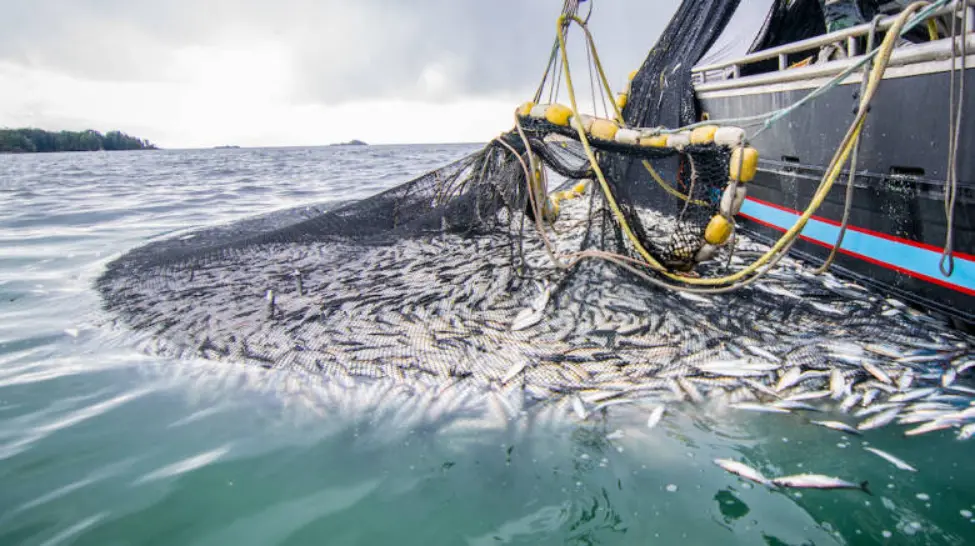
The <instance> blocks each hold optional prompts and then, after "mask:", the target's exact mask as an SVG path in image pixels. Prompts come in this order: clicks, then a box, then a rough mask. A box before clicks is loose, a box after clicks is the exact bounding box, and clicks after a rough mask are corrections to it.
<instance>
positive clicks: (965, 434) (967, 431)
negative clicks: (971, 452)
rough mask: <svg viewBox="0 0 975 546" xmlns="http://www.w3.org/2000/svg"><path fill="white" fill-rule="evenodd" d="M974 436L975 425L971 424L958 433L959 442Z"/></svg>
mask: <svg viewBox="0 0 975 546" xmlns="http://www.w3.org/2000/svg"><path fill="white" fill-rule="evenodd" d="M973 435H975V423H969V424H967V425H965V426H963V427H961V430H959V431H958V439H959V440H968V439H969V438H971V437H972V436H973Z"/></svg>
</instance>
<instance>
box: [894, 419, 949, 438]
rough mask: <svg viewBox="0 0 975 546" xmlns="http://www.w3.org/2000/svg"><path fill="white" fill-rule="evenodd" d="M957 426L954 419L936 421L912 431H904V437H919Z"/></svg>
mask: <svg viewBox="0 0 975 546" xmlns="http://www.w3.org/2000/svg"><path fill="white" fill-rule="evenodd" d="M956 424H957V421H955V420H952V419H935V420H934V421H929V422H927V423H924V424H923V425H921V426H919V427H914V428H912V429H910V430H907V431H904V436H919V435H921V434H927V433H929V432H934V431H936V430H944V429H946V428H951V427H953V426H955V425H956Z"/></svg>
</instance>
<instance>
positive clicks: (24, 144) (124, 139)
mask: <svg viewBox="0 0 975 546" xmlns="http://www.w3.org/2000/svg"><path fill="white" fill-rule="evenodd" d="M155 149H157V148H156V146H155V145H154V144H153V143H151V142H149V141H148V140H144V139H141V138H136V137H133V136H129V135H127V134H125V133H123V132H121V131H109V132H107V133H105V134H104V135H103V134H101V133H99V132H98V131H93V130H90V129H89V130H87V131H77V132H75V131H59V132H52V131H44V130H42V129H0V153H8V154H30V153H48V152H96V151H100V150H106V151H116V150H155Z"/></svg>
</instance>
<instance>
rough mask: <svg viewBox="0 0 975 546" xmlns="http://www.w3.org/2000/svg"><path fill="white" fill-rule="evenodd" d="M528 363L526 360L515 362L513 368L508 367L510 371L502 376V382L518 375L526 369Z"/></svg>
mask: <svg viewBox="0 0 975 546" xmlns="http://www.w3.org/2000/svg"><path fill="white" fill-rule="evenodd" d="M527 365H528V363H527V362H525V361H522V362H517V363H515V364H514V365H513V366H511V368H509V369H508V372H507V373H505V374H504V377H502V378H501V384H502V385H504V384H505V383H507V382H508V381H511V380H512V379H514V378H515V377H517V376H518V374H520V373H521V372H523V371H524V370H525V367H526V366H527Z"/></svg>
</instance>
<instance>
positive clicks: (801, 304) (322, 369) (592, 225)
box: [98, 0, 972, 415]
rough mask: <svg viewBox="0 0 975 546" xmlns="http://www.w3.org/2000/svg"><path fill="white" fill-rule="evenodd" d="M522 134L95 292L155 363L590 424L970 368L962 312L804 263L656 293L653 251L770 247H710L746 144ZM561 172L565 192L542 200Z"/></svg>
mask: <svg viewBox="0 0 975 546" xmlns="http://www.w3.org/2000/svg"><path fill="white" fill-rule="evenodd" d="M736 5H737V2H736V1H733V0H724V1H722V0H693V1H691V0H689V1H687V2H684V3H683V4H682V6H681V7H680V9H679V10H678V13H677V15H676V16H675V19H674V22H673V23H671V25H670V26H669V27H668V28H667V30H666V31H665V32H664V34H663V36H662V37H661V39H660V43H659V44H658V45H657V47H655V48H654V50H653V51H652V52H651V54H650V56H649V57H648V59H647V61H646V63H645V64H644V66H643V68H642V69H641V70H640V72H639V73H638V74H637V76H636V77H635V79H634V80H633V85H632V86H631V90H630V98H629V103H628V106H627V107H626V109H625V112H624V114H625V117H626V120H627V121H628V122H629V123H631V124H633V125H639V126H643V127H651V126H657V125H669V126H677V125H681V124H684V123H688V122H692V121H696V120H697V108H696V105H695V102H694V99H693V91H692V88H691V84H690V69H691V66H693V64H694V62H695V61H696V60H697V58H698V57H700V55H701V54H703V52H705V51H707V50H708V48H709V47H710V45H711V43H712V42H713V41H714V39H715V37H716V36H717V35H718V34H719V33H720V31H721V29H722V28H723V26H724V24H725V23H726V22H727V19H728V18H729V17H730V15H731V13H732V11H733V10H734V8H735V7H736ZM519 123H520V126H519V128H520V131H513V132H511V133H508V134H505V135H503V136H501V137H499V138H498V139H496V140H495V141H492V142H491V143H490V144H488V145H487V146H485V147H484V148H483V149H482V150H480V151H478V152H476V153H474V154H472V155H470V156H468V157H465V158H463V159H461V160H459V161H457V162H455V163H453V164H451V165H448V166H446V167H444V168H442V169H438V170H435V171H433V172H430V173H427V174H425V175H423V176H420V177H418V178H416V179H415V180H412V181H410V182H408V183H406V184H403V185H400V186H398V187H395V188H393V189H390V190H388V191H386V192H383V193H381V194H378V195H376V196H374V197H371V198H368V199H364V200H362V201H357V202H353V203H347V204H344V205H341V206H333V207H332V208H331V209H329V210H325V209H324V208H322V207H305V208H301V209H296V210H291V211H285V212H282V213H276V214H272V215H269V216H265V217H262V218H257V219H253V220H248V221H245V222H240V223H237V224H233V225H230V226H224V227H218V228H210V229H206V230H202V231H199V232H196V233H194V234H191V235H188V236H183V237H178V238H173V239H169V240H163V241H158V242H154V243H152V244H149V245H147V246H145V247H142V248H139V249H136V250H133V251H131V252H129V253H127V254H126V255H124V256H122V257H121V258H119V259H117V260H115V261H114V262H112V263H111V264H109V266H108V268H107V270H106V272H105V273H104V274H103V275H102V276H101V277H100V278H99V279H98V288H99V290H100V291H101V292H102V294H103V296H104V299H105V303H106V308H107V309H108V310H110V311H112V312H113V313H116V314H117V316H119V317H121V320H122V322H124V324H125V325H126V326H127V327H129V328H132V329H134V330H135V331H136V332H138V333H139V334H141V335H143V336H144V342H145V343H146V344H147V346H148V349H149V350H150V351H153V352H163V353H167V354H177V355H181V356H182V355H194V356H195V355H203V356H205V357H208V358H217V359H223V358H226V359H230V360H233V361H245V362H253V363H258V364H260V365H262V366H266V367H275V368H285V369H300V370H304V371H309V372H312V373H314V374H320V375H322V376H323V377H343V378H350V377H351V378H375V379H379V378H382V379H388V380H392V381H395V382H397V385H404V384H408V385H419V384H424V385H427V386H430V385H433V386H434V387H433V388H435V389H436V393H437V396H440V395H441V394H443V393H444V392H445V388H441V385H444V384H450V385H458V384H465V385H466V384H472V385H477V386H478V388H488V389H499V390H506V392H509V393H511V392H513V390H512V389H516V390H517V391H518V393H517V397H518V398H519V399H520V400H521V399H523V400H525V401H527V402H529V403H530V402H535V401H553V400H555V401H559V400H565V398H566V395H570V394H571V395H578V398H575V399H574V403H573V404H574V405H573V410H575V412H576V413H577V414H583V415H585V414H586V411H588V409H593V410H595V409H598V408H601V407H605V405H609V404H614V403H628V404H637V403H638V402H639V403H643V402H646V401H650V402H651V403H655V402H653V401H654V400H659V399H661V398H669V399H677V400H683V399H685V398H690V399H692V400H694V401H695V402H699V401H702V400H704V399H705V398H709V399H711V398H713V399H721V400H726V401H731V402H740V401H747V400H756V399H758V400H766V401H767V400H769V399H772V398H780V397H785V396H788V395H790V394H797V395H801V394H803V393H804V392H809V391H819V392H820V393H822V392H825V391H826V389H830V390H831V391H832V392H831V393H830V394H832V395H833V398H834V399H836V400H840V399H841V398H843V399H844V402H843V403H844V404H846V403H847V401H848V400H849V399H850V398H849V397H851V396H853V397H855V396H856V395H858V394H859V395H861V396H863V397H868V396H869V398H870V400H871V401H873V400H875V399H876V400H882V399H884V398H885V397H886V396H887V394H884V393H887V392H888V391H886V390H883V389H880V390H878V388H877V387H876V385H875V384H876V381H875V379H876V375H871V374H874V372H870V373H868V372H867V371H865V370H864V368H863V367H861V366H860V364H859V362H860V358H861V356H863V355H867V354H872V355H874V356H871V357H869V358H870V359H871V361H872V362H876V366H878V367H879V368H878V369H881V370H882V371H883V373H885V374H887V375H888V376H890V377H897V378H898V380H899V381H901V382H905V383H906V384H911V381H915V379H914V373H915V372H914V371H913V370H912V368H911V366H910V365H909V364H905V363H904V361H900V360H897V358H898V357H899V356H903V355H911V354H914V353H912V351H916V350H918V349H919V348H920V349H923V350H924V351H930V352H932V353H934V356H932V358H937V359H939V360H938V362H948V361H950V360H952V359H956V360H957V359H958V358H965V356H964V355H966V354H971V346H972V344H971V340H970V339H969V338H967V337H963V336H962V335H961V334H959V333H957V332H954V331H952V330H951V328H950V327H948V325H947V324H946V323H945V321H944V320H942V319H939V318H932V317H930V316H927V315H921V314H916V313H911V312H909V311H906V310H904V308H903V305H902V304H901V305H895V304H892V303H889V302H888V301H886V300H885V299H884V298H883V297H882V296H878V295H876V294H871V293H869V292H868V291H867V290H865V289H863V288H862V287H859V286H857V285H854V284H852V283H846V282H842V281H840V280H838V279H836V278H834V277H832V276H831V275H828V274H827V275H822V276H814V275H811V274H807V273H804V271H803V268H802V267H801V264H799V263H797V262H795V261H794V260H792V259H790V258H785V259H783V260H782V261H780V262H779V263H778V267H779V269H777V270H774V271H771V272H768V274H767V275H765V277H764V278H763V279H762V282H760V283H755V284H753V285H749V286H747V287H744V288H742V289H741V290H740V291H738V292H734V293H729V294H721V295H715V296H712V297H708V298H704V297H702V296H700V295H695V294H689V293H685V292H671V291H666V290H661V289H660V288H657V287H656V286H655V285H654V284H653V283H648V282H646V281H647V280H648V279H649V280H653V279H652V278H651V277H650V276H653V275H658V273H659V272H658V271H654V270H653V269H652V268H650V267H647V266H643V267H641V266H639V265H637V264H639V263H640V262H641V253H640V252H639V251H638V248H637V247H636V244H635V243H634V241H633V239H634V238H635V239H636V243H638V244H639V245H640V246H642V247H643V248H645V250H646V252H647V253H648V254H649V255H650V256H651V257H652V258H653V259H655V260H656V261H658V262H659V263H661V264H663V265H664V266H666V268H667V269H668V273H682V274H685V275H690V274H692V273H690V272H689V270H691V269H694V270H695V271H694V273H693V274H701V275H714V274H716V273H719V272H723V271H726V268H728V267H731V268H742V267H744V264H746V263H747V261H746V258H747V259H749V260H750V259H753V258H754V257H756V256H757V255H759V254H760V253H763V252H764V251H765V250H767V248H766V247H763V246H761V245H759V244H757V243H755V242H753V241H749V240H748V239H747V237H739V239H741V240H737V241H736V243H735V245H733V246H732V247H731V248H737V250H736V251H735V252H737V254H736V253H733V252H732V251H731V250H730V249H729V248H725V249H723V250H721V252H723V254H722V255H720V256H719V257H720V258H721V259H719V260H711V261H709V262H703V263H699V260H697V259H696V257H695V255H696V254H697V253H698V252H699V251H700V250H701V249H702V246H703V245H704V239H703V234H704V232H705V226H706V225H707V224H708V222H709V221H710V220H711V219H712V218H714V217H715V215H716V213H717V212H718V211H719V209H720V208H721V206H722V205H721V204H720V201H721V198H722V191H723V190H724V189H725V188H726V186H727V185H728V178H729V163H730V162H731V160H730V157H729V151H728V149H727V148H723V147H720V146H717V145H714V144H704V145H688V146H684V147H680V148H679V149H678V148H655V147H650V146H643V145H639V144H638V145H633V144H623V143H620V142H617V141H615V140H614V141H610V140H600V139H599V138H593V139H592V140H591V146H592V150H593V153H594V155H595V157H594V159H595V162H592V161H590V159H589V157H588V155H587V153H586V150H585V148H584V146H583V143H582V142H580V141H579V140H578V139H579V138H580V137H579V134H578V132H577V131H576V130H575V129H572V128H570V127H567V126H564V125H561V124H554V123H550V122H549V121H546V120H545V119H539V117H538V116H531V115H529V116H523V117H521V118H520V121H519ZM594 164H595V166H594ZM534 166H538V167H539V171H538V173H537V174H536V173H535V172H532V171H531V169H532V167H534ZM596 166H598V168H599V169H600V170H601V172H602V173H603V174H604V175H605V177H604V180H605V184H606V186H607V187H606V188H603V187H601V182H597V180H596V179H598V178H599V177H598V176H595V174H596V172H595V171H596ZM546 181H547V190H552V193H548V192H547V191H541V190H543V189H546V188H545V186H546V183H545V182H546ZM557 195H561V196H562V198H561V199H552V198H551V197H550V196H557ZM611 198H612V199H611ZM556 201H558V202H559V204H560V205H561V210H560V211H559V212H558V214H553V212H554V210H553V208H554V204H555V202H556ZM611 201H615V202H616V203H617V204H618V212H619V215H617V211H616V210H614V207H613V206H611V205H612V202H611ZM620 215H621V216H622V219H621V218H620V217H619V216H620ZM627 229H628V230H630V233H626V230H627ZM631 235H632V237H631ZM587 252H588V253H589V256H590V257H592V256H596V254H598V253H602V254H610V253H611V254H613V255H614V256H620V257H622V258H623V259H624V260H628V261H627V262H626V263H627V264H628V265H629V266H630V267H629V268H628V269H627V268H623V267H619V263H613V262H609V261H602V260H601V259H599V257H598V256H596V258H595V259H589V258H586V259H584V260H582V259H580V260H579V261H578V263H574V264H573V265H572V266H571V267H570V266H568V265H566V262H565V261H563V258H565V257H568V256H582V255H583V253H587ZM644 263H645V262H644ZM658 278H659V277H658ZM837 355H839V356H837ZM850 355H852V356H850ZM908 362H909V361H908ZM785 370H792V371H789V372H786V371H785ZM793 371H802V372H803V373H802V374H801V375H799V374H798V373H792V372H793ZM786 379H789V381H786ZM936 379H937V378H936V376H935V377H934V379H933V381H936ZM929 380H931V378H926V379H924V381H927V382H928V383H931V382H932V381H929ZM888 382H889V380H888ZM787 383H788V384H787ZM921 383H922V380H921V379H918V380H916V381H915V384H921ZM771 386H776V389H775V391H774V392H773V390H772V389H771ZM857 390H859V391H863V392H855V391H857ZM891 392H894V391H891ZM770 393H772V394H770ZM868 393H873V394H868ZM438 400H439V399H438ZM428 401H429V400H428ZM560 403H561V402H560ZM504 404H508V402H504ZM583 405H584V406H583ZM505 407H509V406H505ZM514 407H521V406H514ZM851 407H852V406H851ZM579 408H583V409H582V410H580V409H579ZM505 412H506V413H507V414H509V415H510V414H512V411H509V410H505ZM514 413H517V411H514Z"/></svg>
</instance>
